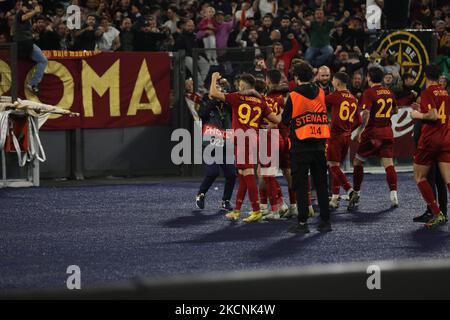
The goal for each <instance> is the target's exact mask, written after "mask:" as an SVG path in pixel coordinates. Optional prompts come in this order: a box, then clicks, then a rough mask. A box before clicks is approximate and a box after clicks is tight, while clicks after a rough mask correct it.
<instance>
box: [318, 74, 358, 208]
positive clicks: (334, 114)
mask: <svg viewBox="0 0 450 320" xmlns="http://www.w3.org/2000/svg"><path fill="white" fill-rule="evenodd" d="M348 82H349V77H348V75H347V74H346V73H345V72H337V73H336V74H335V75H334V77H333V81H332V83H333V87H334V89H335V91H334V92H333V93H331V94H330V95H328V96H326V98H325V101H326V104H327V109H328V110H331V136H330V138H329V139H328V148H327V161H328V166H329V168H330V172H331V175H332V176H333V179H332V183H333V184H332V196H331V200H330V208H331V209H336V208H338V207H339V189H340V187H341V186H342V187H343V188H344V190H345V191H346V192H347V194H348V195H349V198H351V197H352V192H354V191H353V188H352V186H351V185H350V183H349V182H348V180H347V177H346V176H345V174H344V173H343V172H342V170H341V167H340V165H341V163H342V162H343V161H344V159H345V157H346V155H347V152H348V149H349V147H350V141H351V134H352V130H353V125H354V123H355V119H357V118H358V117H359V113H358V102H357V101H356V98H355V97H354V96H353V95H352V94H351V93H350V91H349V90H348V89H347V83H348Z"/></svg>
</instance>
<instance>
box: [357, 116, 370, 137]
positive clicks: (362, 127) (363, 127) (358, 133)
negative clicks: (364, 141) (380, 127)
mask: <svg viewBox="0 0 450 320" xmlns="http://www.w3.org/2000/svg"><path fill="white" fill-rule="evenodd" d="M361 117H362V123H361V125H360V126H359V127H358V129H357V130H358V131H356V137H355V140H357V141H358V142H361V134H362V133H363V131H364V129H365V128H366V126H367V123H368V122H369V117H370V112H369V110H363V112H362V115H361Z"/></svg>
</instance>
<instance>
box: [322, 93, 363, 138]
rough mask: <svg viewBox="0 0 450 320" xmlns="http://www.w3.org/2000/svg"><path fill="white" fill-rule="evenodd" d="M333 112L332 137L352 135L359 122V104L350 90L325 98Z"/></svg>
mask: <svg viewBox="0 0 450 320" xmlns="http://www.w3.org/2000/svg"><path fill="white" fill-rule="evenodd" d="M325 102H326V104H327V109H328V110H329V111H331V136H334V137H336V136H338V135H350V134H351V133H352V129H353V127H354V124H355V122H356V121H357V120H358V117H359V114H358V102H357V100H356V98H355V97H354V96H353V95H352V94H351V93H350V91H348V90H341V91H335V92H333V93H331V94H329V95H328V96H326V97H325Z"/></svg>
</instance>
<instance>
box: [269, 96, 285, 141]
mask: <svg viewBox="0 0 450 320" xmlns="http://www.w3.org/2000/svg"><path fill="white" fill-rule="evenodd" d="M267 97H269V98H272V99H276V100H277V105H278V108H277V111H278V112H277V113H276V114H280V112H281V110H282V109H284V97H283V95H282V94H281V93H280V92H277V91H272V92H269V94H268V95H267ZM278 130H280V135H282V136H283V137H288V136H289V126H287V125H286V124H284V123H282V122H280V123H279V124H278Z"/></svg>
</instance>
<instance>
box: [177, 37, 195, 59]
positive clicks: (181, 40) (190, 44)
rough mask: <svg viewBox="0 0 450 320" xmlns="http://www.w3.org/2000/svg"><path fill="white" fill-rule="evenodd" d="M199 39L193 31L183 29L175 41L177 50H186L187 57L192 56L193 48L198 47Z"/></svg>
mask: <svg viewBox="0 0 450 320" xmlns="http://www.w3.org/2000/svg"><path fill="white" fill-rule="evenodd" d="M198 47H199V45H198V41H197V39H196V37H195V33H193V32H190V33H189V32H185V31H183V32H182V33H181V34H180V35H179V36H178V37H177V40H176V41H175V51H178V50H185V51H186V56H187V57H192V49H194V48H198Z"/></svg>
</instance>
